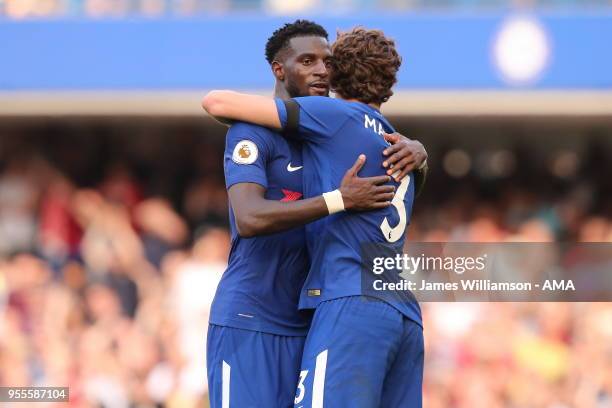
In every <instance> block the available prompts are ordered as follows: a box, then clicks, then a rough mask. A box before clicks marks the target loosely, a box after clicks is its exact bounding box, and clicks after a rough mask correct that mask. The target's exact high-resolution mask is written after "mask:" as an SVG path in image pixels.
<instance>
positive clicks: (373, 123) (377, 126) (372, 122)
mask: <svg viewBox="0 0 612 408" xmlns="http://www.w3.org/2000/svg"><path fill="white" fill-rule="evenodd" d="M363 117H364V122H363V126H364V127H365V128H366V129H368V128H370V129H372V131H374V133H377V134H379V135H383V134H384V133H385V129H384V128H383V125H382V123H380V122H379V121H377V120H376V119H370V117H369V116H368V114H367V113H366V114H364V115H363Z"/></svg>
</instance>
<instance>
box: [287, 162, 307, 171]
mask: <svg viewBox="0 0 612 408" xmlns="http://www.w3.org/2000/svg"><path fill="white" fill-rule="evenodd" d="M302 167H304V166H298V167H293V166H291V162H289V164H288V165H287V171H288V172H290V173H292V172H294V171H298V170H299V169H301V168H302Z"/></svg>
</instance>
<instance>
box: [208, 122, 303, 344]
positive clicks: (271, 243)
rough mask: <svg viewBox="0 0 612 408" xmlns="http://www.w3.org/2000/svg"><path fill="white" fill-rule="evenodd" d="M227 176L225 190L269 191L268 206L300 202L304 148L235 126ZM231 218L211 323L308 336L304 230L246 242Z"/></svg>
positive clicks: (229, 141)
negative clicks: (303, 301) (301, 305)
mask: <svg viewBox="0 0 612 408" xmlns="http://www.w3.org/2000/svg"><path fill="white" fill-rule="evenodd" d="M224 171H225V183H226V187H227V189H229V188H230V187H231V186H232V185H234V184H237V183H257V184H260V185H262V186H263V187H265V188H266V193H265V198H266V199H268V200H280V201H294V200H297V199H300V198H301V197H302V174H301V173H302V156H301V151H300V146H299V145H296V144H295V142H291V141H287V140H285V139H283V138H282V137H281V136H280V135H278V134H277V133H274V132H272V131H270V130H269V129H266V128H263V127H260V126H256V125H251V124H247V123H237V124H235V125H233V126H232V127H231V128H230V130H229V132H228V134H227V137H226V145H225V155H224ZM230 206H231V202H230ZM229 214H230V228H231V236H232V245H231V250H230V255H229V262H228V267H227V270H226V271H225V273H224V274H223V277H222V279H221V282H220V283H219V287H218V288H217V292H216V294H215V298H214V300H213V304H212V310H211V316H210V323H212V324H216V325H219V326H229V327H234V328H238V329H247V330H256V331H261V332H265V333H271V334H277V335H284V336H304V335H306V333H307V331H308V326H309V323H310V319H309V318H307V317H306V316H305V315H304V313H303V312H300V311H299V310H298V299H299V294H300V290H301V288H302V286H303V283H304V280H305V278H306V274H307V272H308V265H309V258H308V252H307V249H306V242H305V231H304V228H303V227H300V228H293V229H291V230H288V231H284V232H280V233H275V234H270V235H264V236H257V237H252V238H243V237H241V236H239V235H238V232H237V229H236V220H235V219H234V214H233V211H232V210H231V208H230V212H229Z"/></svg>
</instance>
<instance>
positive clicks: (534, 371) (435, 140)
mask: <svg viewBox="0 0 612 408" xmlns="http://www.w3.org/2000/svg"><path fill="white" fill-rule="evenodd" d="M296 17H306V18H310V19H313V20H315V21H317V22H319V23H321V24H322V25H324V26H325V27H326V28H327V29H328V31H329V32H330V35H331V40H333V38H334V37H335V33H336V30H337V29H341V30H343V29H348V28H350V27H352V26H354V25H357V24H360V25H364V26H366V27H370V28H382V29H384V30H385V32H386V33H387V34H389V35H390V36H392V37H394V38H395V39H396V41H397V44H398V46H399V49H400V52H401V54H402V55H403V61H404V62H403V66H402V69H401V73H400V81H399V83H398V85H397V87H396V92H395V95H394V96H393V98H392V99H391V101H390V102H389V103H388V104H387V105H385V106H384V107H383V113H385V114H387V116H389V117H390V118H391V121H392V123H394V124H395V126H396V127H397V128H398V130H399V131H401V132H402V133H403V134H405V135H406V136H408V137H411V138H415V139H418V140H420V141H422V142H423V143H424V144H425V146H426V148H427V150H428V152H429V164H430V168H431V172H430V177H429V181H428V184H427V186H426V189H425V192H424V193H423V195H422V196H421V197H419V199H418V200H417V202H416V204H415V208H414V215H413V221H412V225H411V226H410V228H409V233H408V234H409V239H411V240H413V241H431V242H445V241H458V242H504V241H527V242H529V241H532V242H554V241H559V242H612V183H611V182H610V175H611V174H612V160H610V159H611V158H612V52H610V44H611V42H612V2H610V1H605V0H592V1H579V0H546V1H544V0H513V1H512V0H511V1H508V0H496V1H484V0H435V1H425V0H333V1H325V2H323V1H319V0H298V1H283V0H263V1H257V0H222V1H212V0H0V45H1V47H0V56H1V57H0V384H1V385H3V386H8V385H13V386H25V385H40V386H43V385H44V386H69V387H70V397H71V402H70V405H71V406H75V407H112V408H114V407H160V406H168V407H205V406H207V402H206V400H207V398H206V393H207V386H206V370H205V360H206V356H205V336H206V327H207V321H208V312H209V307H210V302H211V300H212V298H213V296H214V293H215V288H216V285H217V283H218V281H219V279H220V276H221V275H222V273H223V271H224V268H225V265H226V262H227V255H228V251H229V247H230V242H229V234H228V225H227V222H228V221H227V220H228V208H227V198H226V192H225V188H224V181H223V168H222V153H223V148H224V133H225V128H223V127H222V126H220V125H218V124H216V123H215V122H214V121H212V120H211V119H210V118H208V117H206V116H205V115H204V114H203V113H202V112H201V110H200V108H199V100H200V98H201V97H202V96H203V95H204V93H205V92H206V90H209V89H213V88H232V89H240V90H251V91H256V92H260V93H263V94H270V93H271V90H272V86H273V81H272V76H271V74H270V72H269V68H268V66H267V65H266V62H265V60H264V56H263V55H264V44H265V41H266V39H267V38H268V36H269V35H270V34H271V33H272V32H273V31H274V30H275V29H276V28H278V27H279V26H281V25H282V24H284V23H285V22H289V21H293V20H294V19H295V18H296ZM422 308H423V312H424V320H425V338H426V370H425V383H424V391H425V402H424V403H425V407H427V408H438V407H440V408H442V407H461V408H463V407H470V408H478V407H487V408H497V407H513V408H514V407H537V408H540V407H541V408H569V407H580V408H583V407H584V408H590V407H593V408H604V407H612V305H611V304H609V303H573V304H563V303H452V304H451V303H448V304H447V303H428V304H423V305H422Z"/></svg>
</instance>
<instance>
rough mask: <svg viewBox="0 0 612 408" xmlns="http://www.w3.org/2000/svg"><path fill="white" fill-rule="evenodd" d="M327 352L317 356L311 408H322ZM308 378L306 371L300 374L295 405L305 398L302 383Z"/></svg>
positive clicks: (304, 389)
mask: <svg viewBox="0 0 612 408" xmlns="http://www.w3.org/2000/svg"><path fill="white" fill-rule="evenodd" d="M327 351H328V350H323V351H322V352H320V353H319V355H318V356H317V360H316V362H315V372H314V380H313V382H312V405H311V407H312V408H323V392H324V389H325V370H326V369H327ZM307 376H308V370H302V371H301V372H300V380H299V381H298V386H297V395H296V396H295V401H294V402H295V405H298V404H299V403H301V402H302V400H303V399H304V397H305V396H306V388H305V387H304V381H305V380H306V377H307Z"/></svg>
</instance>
